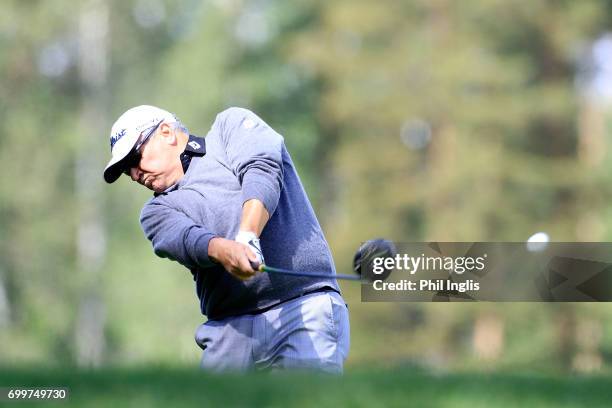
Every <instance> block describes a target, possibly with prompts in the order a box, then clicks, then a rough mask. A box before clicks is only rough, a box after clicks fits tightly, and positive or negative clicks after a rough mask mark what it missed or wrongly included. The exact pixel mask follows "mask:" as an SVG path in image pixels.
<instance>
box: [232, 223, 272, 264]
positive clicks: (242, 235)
mask: <svg viewBox="0 0 612 408" xmlns="http://www.w3.org/2000/svg"><path fill="white" fill-rule="evenodd" d="M235 241H236V242H240V243H241V244H244V245H246V246H248V247H249V248H250V249H251V251H253V253H254V254H255V256H256V257H257V265H253V269H257V267H259V265H263V264H264V263H265V261H264V257H263V252H261V245H260V244H259V238H257V235H255V233H254V232H251V231H238V235H236V239H235ZM251 264H253V262H252V261H251Z"/></svg>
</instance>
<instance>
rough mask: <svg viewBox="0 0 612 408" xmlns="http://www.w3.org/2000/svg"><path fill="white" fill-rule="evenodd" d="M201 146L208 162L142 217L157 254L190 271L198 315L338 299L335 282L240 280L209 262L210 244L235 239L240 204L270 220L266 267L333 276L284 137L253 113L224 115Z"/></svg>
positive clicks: (200, 160) (194, 166)
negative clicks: (325, 293) (323, 296)
mask: <svg viewBox="0 0 612 408" xmlns="http://www.w3.org/2000/svg"><path fill="white" fill-rule="evenodd" d="M205 140H206V155H204V156H203V157H194V158H193V159H192V161H191V164H190V166H189V168H188V169H187V172H186V174H185V176H184V177H183V178H182V179H181V180H180V181H179V182H178V183H177V184H175V185H174V186H172V187H170V188H168V189H167V190H166V191H165V192H163V193H161V194H158V195H156V196H155V197H153V198H152V199H151V200H149V201H148V202H147V203H146V204H145V206H144V208H143V209H142V212H141V216H140V223H141V225H142V229H143V231H144V233H145V236H146V237H147V238H148V239H149V240H150V241H151V242H152V244H153V249H154V251H155V253H156V254H157V255H158V256H160V257H162V258H169V259H171V260H175V261H178V262H180V263H181V264H182V265H184V266H186V267H187V268H189V269H190V270H191V273H192V274H193V278H194V280H195V283H196V291H197V295H198V298H199V299H200V308H201V311H202V313H203V314H205V315H207V316H208V318H209V319H221V318H224V317H227V316H234V315H239V314H245V313H258V312H261V311H264V310H266V309H269V308H270V307H273V306H275V305H277V304H279V303H280V302H283V301H285V300H288V299H292V298H295V297H298V296H300V295H302V294H304V293H308V292H311V291H314V290H317V289H321V288H324V287H329V288H331V289H334V290H336V291H338V292H339V289H338V285H337V282H336V280H335V279H333V278H330V279H309V278H299V277H290V276H284V275H268V274H267V273H261V274H258V275H256V276H255V277H254V278H252V279H250V280H248V281H240V280H238V279H236V278H234V277H233V276H232V275H230V274H229V273H228V272H227V271H225V269H223V267H221V266H220V265H218V264H215V263H213V262H212V261H211V260H210V259H209V258H208V243H209V241H210V239H211V238H213V237H223V238H228V239H233V238H234V237H235V236H236V234H237V233H238V228H239V226H240V219H241V215H242V205H243V203H244V202H245V201H248V200H250V199H258V200H260V201H261V202H262V203H263V204H264V206H265V207H266V209H267V210H268V212H269V213H270V220H269V221H268V223H267V224H266V226H265V228H264V230H263V232H262V234H261V236H260V240H261V247H262V251H263V254H264V257H265V261H266V264H268V265H270V266H274V267H278V268H286V269H291V270H294V271H298V272H324V273H329V274H330V275H333V274H335V273H336V272H335V268H334V263H333V259H332V256H331V253H330V250H329V246H328V244H327V241H326V240H325V237H324V235H323V231H322V230H321V226H320V225H319V222H318V221H317V218H316V216H315V214H314V211H313V209H312V206H311V205H310V202H309V200H308V197H307V196H306V192H305V191H304V188H303V186H302V183H301V181H300V178H299V176H298V174H297V172H296V170H295V167H294V166H293V162H292V161H291V157H290V156H289V152H287V149H286V148H285V144H284V141H283V137H282V136H281V135H279V134H278V133H276V132H275V131H274V130H273V129H272V128H270V127H269V126H268V125H267V124H266V123H265V122H264V121H263V120H261V119H260V118H259V117H258V116H257V115H255V114H254V113H253V112H251V111H249V110H246V109H241V108H229V109H227V110H225V111H223V112H221V113H220V114H218V115H217V118H216V119H215V122H214V123H213V125H212V128H211V129H210V131H209V132H208V134H207V136H206V138H205Z"/></svg>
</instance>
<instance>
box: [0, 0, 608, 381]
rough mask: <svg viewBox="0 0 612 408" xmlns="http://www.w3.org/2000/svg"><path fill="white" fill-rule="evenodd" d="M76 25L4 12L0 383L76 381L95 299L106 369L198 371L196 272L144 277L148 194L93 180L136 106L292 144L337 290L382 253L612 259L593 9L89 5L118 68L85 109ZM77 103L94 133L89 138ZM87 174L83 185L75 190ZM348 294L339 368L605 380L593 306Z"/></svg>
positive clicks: (90, 92)
mask: <svg viewBox="0 0 612 408" xmlns="http://www.w3.org/2000/svg"><path fill="white" fill-rule="evenodd" d="M94 3H95V2H94ZM91 4H92V3H91V2H88V1H84V2H78V3H75V2H71V1H66V0H54V1H27V2H25V1H17V0H7V1H5V2H4V3H3V6H2V11H3V12H2V13H0V94H1V97H0V173H1V174H2V175H3V177H2V188H1V189H0V288H1V289H2V290H3V292H4V294H5V296H4V298H5V300H4V302H0V344H2V347H0V364H3V365H11V364H17V365H22V364H27V365H64V364H75V363H80V360H79V357H78V356H77V353H76V351H75V343H76V338H75V337H76V333H77V332H78V331H77V327H78V318H79V317H78V316H79V310H80V308H81V307H82V301H83V299H84V298H88V297H92V298H96V299H99V300H100V303H101V304H102V305H103V307H102V310H103V314H102V316H103V327H102V329H103V332H102V338H103V343H104V347H103V354H102V360H101V361H100V362H99V364H102V365H134V364H150V363H165V364H173V365H174V364H176V365H184V364H187V365H195V364H196V363H197V361H198V358H199V351H198V349H197V348H196V346H195V343H194V342H193V332H194V330H195V327H196V326H197V325H198V324H199V323H201V322H202V320H203V319H204V317H203V316H201V315H199V311H198V305H197V301H196V296H195V292H194V289H193V285H192V281H191V276H190V274H189V273H188V271H187V270H185V269H183V268H182V267H180V265H177V264H173V263H170V262H168V261H164V260H161V259H157V258H155V256H154V255H153V253H152V251H151V248H150V246H149V243H148V242H147V241H146V240H145V238H144V237H143V235H142V232H141V231H140V228H139V225H138V214H139V210H140V207H141V205H142V204H143V203H144V201H145V200H146V199H147V198H148V196H149V194H148V192H147V191H141V189H138V188H134V186H133V185H130V183H129V181H128V180H120V181H119V182H118V183H116V184H114V185H112V186H106V185H103V181H102V176H101V174H102V169H103V167H104V164H105V162H106V160H107V159H108V157H109V155H108V146H107V140H108V139H107V137H108V133H109V131H110V126H111V124H112V122H113V121H114V119H115V118H116V117H117V116H118V115H119V114H121V113H122V112H123V111H125V110H126V109H127V108H129V107H131V106H133V105H138V104H143V103H147V104H154V105H159V106H161V107H163V108H165V109H168V110H170V111H172V112H175V113H176V114H177V115H178V116H179V117H180V118H181V119H182V121H183V122H185V123H186V124H187V125H188V126H189V128H190V130H191V131H192V133H195V134H200V135H205V134H206V132H207V130H208V129H209V127H210V125H211V124H212V121H213V120H214V117H215V115H216V113H218V112H219V111H221V110H223V109H225V108H227V107H229V106H236V105H238V106H244V107H248V108H250V109H252V110H254V111H255V112H256V113H258V114H259V115H260V116H261V117H262V118H264V120H266V121H267V122H268V123H269V124H270V125H271V126H272V127H274V128H275V129H277V130H278V131H279V132H280V133H281V134H283V135H284V137H285V140H286V143H287V145H288V147H289V150H290V152H291V153H292V155H293V158H294V160H295V162H296V165H297V166H298V169H299V171H300V174H301V176H302V179H303V182H304V184H305V186H306V189H307V191H308V193H309V195H310V197H311V199H312V201H313V203H314V205H315V209H316V211H317V214H318V215H319V217H320V220H321V222H322V224H323V228H324V230H325V233H326V235H327V238H328V240H329V242H330V245H331V247H332V250H333V252H334V256H335V259H336V262H337V266H338V269H339V271H341V272H347V271H349V269H350V263H351V257H352V253H353V252H354V251H355V249H356V248H357V247H358V245H359V243H360V242H361V241H363V240H366V239H369V238H372V237H377V236H383V237H387V238H390V239H394V240H397V241H421V240H435V241H455V240H457V241H459V240H464V241H524V240H526V239H527V238H528V237H529V236H530V235H531V234H533V233H535V232H537V231H546V232H548V233H549V234H550V236H551V238H552V239H553V240H554V241H607V240H610V238H611V237H612V210H611V207H610V206H609V205H608V202H609V199H610V197H611V188H610V185H611V183H610V182H611V180H610V178H611V176H610V174H612V172H611V171H610V170H612V162H611V161H610V155H609V153H608V149H607V145H608V144H609V142H610V132H609V127H608V119H607V118H608V116H609V115H608V110H609V102H608V101H607V100H605V98H598V97H595V96H592V95H591V94H589V92H587V91H586V90H585V89H586V88H585V86H583V85H581V82H580V78H581V76H580V75H582V74H584V72H583V71H585V70H586V71H587V72H591V71H589V70H588V69H587V68H589V67H590V65H589V64H588V62H589V61H590V59H589V58H590V50H591V49H592V46H593V43H594V42H595V41H597V40H598V39H600V38H602V36H604V35H605V34H606V33H607V31H608V30H610V27H611V26H612V13H611V8H610V4H609V2H608V1H604V0H585V1H580V2H571V1H561V2H558V1H557V2H552V1H544V0H535V1H529V2H507V1H495V0H492V1H482V0H473V1H466V2H453V1H446V0H435V1H425V0H422V1H421V0H419V1H409V2H408V1H403V2H396V1H386V0H381V1H376V2H371V1H360V0H353V1H333V2H324V1H312V2H308V3H301V2H299V4H290V3H288V2H282V1H277V0H259V1H254V2H251V1H240V0H232V1H205V2H199V1H188V0H184V1H178V0H166V1H161V0H158V1H151V2H146V1H111V0H109V1H99V2H98V4H102V5H103V6H106V7H108V11H109V19H108V22H109V25H108V32H107V35H106V39H107V41H108V47H109V48H108V52H107V58H106V62H107V64H108V71H107V73H106V75H105V79H104V82H103V83H102V84H101V85H99V86H98V87H97V88H91V87H90V86H88V85H87V84H86V83H84V82H83V79H82V76H80V75H79V63H78V59H79V53H80V52H82V51H80V50H79V41H80V40H81V33H82V31H81V30H82V29H83V28H82V27H80V26H79V16H80V15H81V13H84V12H86V11H87V9H88V7H89V6H90V5H91ZM160 10H161V11H160ZM139 21H140V23H139ZM143 21H144V23H143ZM585 67H587V68H585ZM54 69H55V71H54ZM587 82H588V81H587ZM88 101H89V102H91V101H95V103H96V105H95V106H99V107H101V110H100V112H99V114H98V117H97V120H96V121H92V122H88V121H84V120H83V117H86V116H84V115H83V110H84V106H86V104H87V102H88ZM423 132H424V133H423ZM415 135H416V136H415ZM414 137H417V142H418V140H421V139H418V138H419V137H420V138H423V137H424V139H422V140H421V141H424V142H423V143H424V144H423V145H422V146H417V145H418V143H417V145H415V144H414V143H415V142H414V140H413V138H414ZM411 143H412V144H411ZM411 146H412V147H411ZM84 157H85V158H89V163H90V165H91V174H89V172H88V173H87V174H83V173H79V172H78V169H79V167H78V162H79V160H82V158H84ZM83 180H85V183H86V184H88V185H91V186H94V187H95V188H94V193H95V195H94V196H93V199H94V200H95V201H94V202H95V203H96V205H99V208H100V213H99V216H100V217H101V220H102V225H103V227H104V235H103V236H104V237H105V239H104V242H100V243H99V244H100V246H101V247H103V248H105V250H104V256H103V261H102V263H101V264H100V265H95V267H92V268H91V269H92V270H95V271H97V272H95V273H89V271H88V268H82V267H79V264H78V260H77V256H78V247H77V239H78V237H77V230H78V228H77V227H78V225H79V223H80V222H81V220H83V217H86V216H87V215H88V214H89V210H90V208H89V206H88V205H87V203H91V202H92V201H85V202H83V201H82V200H80V199H79V196H78V189H77V187H76V186H78V185H79V183H81V182H83ZM89 200H92V197H89ZM344 292H345V296H346V298H347V300H348V303H349V307H350V310H351V319H352V322H351V323H352V333H351V334H352V350H351V356H350V358H349V360H348V367H349V368H350V367H357V366H371V365H383V366H396V365H402V364H408V365H419V366H426V367H432V368H434V369H443V370H463V369H474V370H483V369H484V370H489V369H496V370H516V369H524V368H529V369H538V370H540V369H544V370H551V371H559V372H567V371H571V370H574V369H576V367H577V365H576V364H575V362H576V358H577V357H578V356H580V355H581V353H585V352H588V353H591V355H595V356H596V357H597V358H598V359H599V360H598V361H600V363H601V364H599V365H598V367H599V369H602V370H606V371H607V370H609V367H610V364H611V358H612V357H611V356H612V312H611V311H610V308H609V306H608V305H606V304H584V305H583V304H581V305H578V304H563V305H555V304H458V305H457V304H366V303H361V302H360V296H359V291H358V288H356V287H354V286H350V285H346V286H345V287H344ZM0 298H2V296H0ZM483 316H485V317H486V316H493V318H494V319H496V320H497V321H499V322H502V333H503V346H502V351H501V352H500V353H499V354H498V355H496V356H495V358H491V359H487V360H486V361H483V359H482V358H481V356H480V357H479V354H478V353H477V352H476V351H475V346H474V330H475V327H476V322H478V321H479V319H481V318H482V317H483ZM585 332H587V336H588V335H589V334H588V333H591V334H593V333H594V334H593V336H594V337H595V338H596V342H595V344H594V345H589V344H591V343H588V342H587V343H588V344H587V345H585V342H584V341H583V340H581V338H582V337H584V333H585ZM581 336H582V337H581Z"/></svg>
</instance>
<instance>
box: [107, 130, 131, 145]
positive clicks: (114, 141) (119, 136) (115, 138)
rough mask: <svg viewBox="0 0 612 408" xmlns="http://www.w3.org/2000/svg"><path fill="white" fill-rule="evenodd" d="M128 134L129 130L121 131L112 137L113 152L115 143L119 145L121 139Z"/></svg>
mask: <svg viewBox="0 0 612 408" xmlns="http://www.w3.org/2000/svg"><path fill="white" fill-rule="evenodd" d="M126 133H127V129H121V130H120V131H118V132H117V133H115V134H114V135H112V136H111V138H110V145H111V150H113V147H114V146H115V143H117V142H118V141H119V139H121V138H122V137H123V136H125V134H126Z"/></svg>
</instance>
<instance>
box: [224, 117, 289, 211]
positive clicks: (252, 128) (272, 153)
mask: <svg viewBox="0 0 612 408" xmlns="http://www.w3.org/2000/svg"><path fill="white" fill-rule="evenodd" d="M215 126H218V128H219V129H218V130H219V134H220V136H221V141H222V144H223V146H224V148H225V153H226V156H227V159H228V164H229V167H230V168H231V170H232V172H233V173H234V174H235V175H236V177H237V178H238V181H239V182H240V185H241V186H242V202H243V203H244V202H246V201H248V200H251V199H257V200H259V201H261V202H262V203H263V204H264V206H265V207H266V210H268V213H269V214H270V216H272V214H273V213H274V211H275V210H276V206H277V204H278V200H279V197H280V191H281V189H282V186H283V159H282V149H283V143H284V140H283V137H282V136H281V135H279V134H278V133H276V132H275V131H274V130H273V129H272V128H271V127H270V126H268V125H267V124H266V123H265V122H264V121H263V120H261V119H260V118H259V117H258V116H257V115H255V114H254V113H253V112H251V111H249V110H247V109H242V108H229V109H227V110H225V111H223V112H221V113H220V114H219V115H218V116H217V119H216V120H215Z"/></svg>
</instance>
